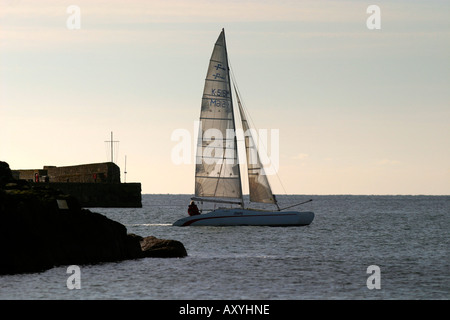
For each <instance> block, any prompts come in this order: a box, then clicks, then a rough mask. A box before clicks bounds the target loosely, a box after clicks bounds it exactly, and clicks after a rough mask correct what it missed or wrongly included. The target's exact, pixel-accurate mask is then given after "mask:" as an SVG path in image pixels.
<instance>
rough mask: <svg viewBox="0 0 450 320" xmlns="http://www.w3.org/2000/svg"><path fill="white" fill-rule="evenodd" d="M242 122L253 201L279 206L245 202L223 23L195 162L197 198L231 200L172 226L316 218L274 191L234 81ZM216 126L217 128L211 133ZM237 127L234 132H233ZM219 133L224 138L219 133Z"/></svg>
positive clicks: (276, 222)
mask: <svg viewBox="0 0 450 320" xmlns="http://www.w3.org/2000/svg"><path fill="white" fill-rule="evenodd" d="M234 89H235V93H236V99H237V102H238V107H239V114H240V118H241V122H242V128H243V130H244V132H246V134H245V139H244V141H245V148H246V160H247V171H248V172H247V173H248V181H249V197H250V202H259V203H265V204H271V205H275V206H276V208H277V209H276V210H263V209H251V208H245V207H244V197H243V192H242V181H241V172H240V166H239V161H238V148H237V139H236V134H235V133H236V125H235V115H234V110H233V99H232V88H231V79H230V68H229V63H228V54H227V47H226V42H225V31H224V29H222V32H221V33H220V35H219V37H218V39H217V41H216V43H215V45H214V49H213V52H212V55H211V59H210V61H209V67H208V72H207V75H206V79H205V86H204V90H203V96H202V104H201V112H200V124H201V125H200V128H199V138H198V143H197V156H196V158H197V159H196V168H195V196H194V197H193V198H192V200H193V201H197V202H201V203H203V202H214V203H219V204H222V203H223V204H231V205H232V206H233V205H234V207H230V208H224V207H222V208H218V209H215V210H212V211H210V212H208V213H202V214H198V215H193V216H187V217H184V218H181V219H179V220H177V221H175V222H174V223H173V225H174V226H239V225H252V226H304V225H309V224H310V223H311V222H312V221H313V219H314V213H313V212H310V211H306V212H299V211H285V210H286V209H288V208H291V207H294V206H296V205H300V204H303V203H306V202H309V201H312V200H308V201H305V202H302V203H299V204H296V205H293V206H289V207H286V208H283V209H281V208H280V207H279V205H278V203H277V200H276V198H275V196H274V195H273V193H272V190H271V187H270V184H269V181H268V179H267V175H266V174H265V171H264V167H263V166H262V163H261V160H260V157H259V154H258V150H257V148H256V144H255V141H254V139H253V137H252V135H251V131H250V130H249V129H250V126H249V124H248V121H247V117H246V115H245V113H244V110H243V107H242V104H241V101H240V98H239V96H238V90H236V87H235V86H234ZM211 132H213V134H211ZM230 132H231V133H234V134H230ZM213 135H214V137H215V139H211V138H212V136H213ZM218 137H220V138H218Z"/></svg>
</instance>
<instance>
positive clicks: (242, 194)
mask: <svg viewBox="0 0 450 320" xmlns="http://www.w3.org/2000/svg"><path fill="white" fill-rule="evenodd" d="M222 32H223V43H224V46H225V60H226V62H227V78H228V85H229V88H230V103H231V114H232V115H233V126H234V145H235V151H236V162H237V169H238V171H239V172H241V167H240V165H239V153H238V148H237V137H236V118H235V116H234V106H233V94H232V92H233V90H232V89H231V78H230V62H229V60H228V51H227V42H226V38H225V28H222ZM239 189H240V194H241V207H242V208H244V193H243V192H242V179H241V175H240V174H239Z"/></svg>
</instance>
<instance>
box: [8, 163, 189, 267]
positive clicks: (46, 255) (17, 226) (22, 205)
mask: <svg viewBox="0 0 450 320" xmlns="http://www.w3.org/2000/svg"><path fill="white" fill-rule="evenodd" d="M186 255H187V254H186V249H185V248H184V246H183V244H182V243H181V242H179V241H175V240H161V239H157V238H155V237H145V238H142V237H141V236H137V235H134V234H128V233H127V229H126V227H125V226H124V225H122V224H121V223H119V222H116V221H113V220H111V219H108V218H107V217H105V216H104V215H101V214H99V213H95V212H91V211H89V210H86V209H82V208H81V207H80V205H79V203H78V201H77V199H76V198H74V197H72V196H70V195H66V194H63V193H62V192H60V191H58V190H55V189H52V188H50V187H49V186H48V185H45V184H34V183H27V182H25V181H21V180H13V179H12V176H11V170H9V165H8V164H7V163H5V162H0V274H8V273H23V272H37V271H43V270H46V269H49V268H52V267H54V266H58V265H72V264H76V265H79V264H92V263H99V262H108V261H120V260H125V259H137V258H143V257H184V256H186Z"/></svg>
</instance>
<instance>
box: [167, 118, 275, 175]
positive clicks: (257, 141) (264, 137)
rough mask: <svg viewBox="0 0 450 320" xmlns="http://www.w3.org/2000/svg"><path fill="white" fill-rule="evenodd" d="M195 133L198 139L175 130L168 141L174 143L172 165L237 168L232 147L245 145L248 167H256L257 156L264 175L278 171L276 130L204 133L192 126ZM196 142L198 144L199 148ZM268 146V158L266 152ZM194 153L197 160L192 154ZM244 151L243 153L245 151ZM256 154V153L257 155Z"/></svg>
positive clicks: (231, 130)
mask: <svg viewBox="0 0 450 320" xmlns="http://www.w3.org/2000/svg"><path fill="white" fill-rule="evenodd" d="M194 132H198V136H197V137H192V135H191V132H190V131H189V130H187V129H182V128H180V129H176V130H174V131H173V132H172V135H171V140H172V141H175V142H177V144H176V145H175V146H174V147H173V148H172V152H171V159H172V163H174V164H176V165H180V164H192V163H195V164H202V163H205V164H218V165H221V164H231V165H233V164H240V162H239V157H238V156H237V154H236V151H235V150H236V148H235V143H236V142H238V144H239V143H240V142H242V143H243V142H244V141H246V142H247V143H248V148H246V150H247V152H246V156H247V157H248V163H249V164H252V165H256V164H258V161H257V160H258V154H259V160H260V162H261V164H262V165H263V166H264V172H265V174H266V175H273V174H276V173H277V172H278V169H279V167H280V161H279V159H280V132H279V129H270V130H269V129H259V130H255V129H248V130H246V131H245V132H244V130H243V129H236V130H235V129H226V130H225V133H224V132H223V131H221V130H219V129H215V128H209V129H207V130H203V128H202V122H201V121H195V122H194ZM197 141H201V142H202V143H200V146H198V144H197ZM269 145H270V154H268V152H267V151H268V149H269ZM194 148H195V149H196V152H197V155H196V158H195V159H196V160H194V157H195V155H194V154H195V150H194ZM244 150H245V149H244ZM256 150H258V153H257V151H256Z"/></svg>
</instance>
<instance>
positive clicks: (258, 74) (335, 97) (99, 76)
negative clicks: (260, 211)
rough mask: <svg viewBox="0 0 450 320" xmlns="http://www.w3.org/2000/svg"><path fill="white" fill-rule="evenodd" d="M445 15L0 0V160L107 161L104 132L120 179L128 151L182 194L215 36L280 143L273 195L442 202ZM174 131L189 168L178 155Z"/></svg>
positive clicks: (34, 164)
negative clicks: (222, 36)
mask: <svg viewBox="0 0 450 320" xmlns="http://www.w3.org/2000/svg"><path fill="white" fill-rule="evenodd" d="M71 5H75V6H77V7H78V8H79V9H80V11H79V15H78V16H77V15H76V13H75V12H74V11H72V10H69V11H68V8H69V7H70V6H71ZM370 5H377V6H378V7H379V9H380V11H379V16H373V14H374V13H373V11H369V13H368V12H367V8H368V7H369V6H370ZM449 12H450V2H448V1H443V0H442V1H441V0H430V1H417V0H409V1H401V0H398V1H360V0H359V1H356V0H353V1H352V0H347V1H325V0H305V1H280V0H273V1H272V0H261V1H256V0H239V1H237V0H236V1H234V0H221V1H219V0H189V1H181V0H168V1H167V0H165V1H162V0H153V1H152V0H150V1H117V0H112V1H99V0H90V1H87V0H70V1H65V0H60V1H58V0H42V1H26V0H0V160H2V161H6V162H8V163H9V165H10V167H11V168H12V169H35V168H42V167H43V166H45V165H55V166H67V165H77V164H84V163H94V162H106V161H109V160H110V154H109V147H108V145H107V143H105V141H107V140H110V135H111V132H114V140H117V141H119V143H116V144H115V146H116V149H115V150H116V151H115V162H116V163H117V165H119V166H120V168H121V172H122V174H121V178H122V181H124V180H125V175H124V171H125V157H126V171H127V175H126V182H141V183H142V193H144V194H146V193H156V194H160V193H162V194H165V193H171V194H192V193H193V192H194V168H195V164H194V156H195V152H194V150H195V148H194V145H195V135H196V131H195V130H194V128H195V123H196V121H198V117H199V114H200V103H201V96H202V92H203V86H204V79H205V75H206V71H207V67H208V63H209V58H210V56H211V52H212V49H213V46H214V43H215V41H216V39H217V37H218V35H219V33H220V31H221V30H222V28H225V33H226V40H227V48H228V55H229V59H230V64H231V67H232V69H233V73H234V75H235V77H236V80H237V83H238V85H239V90H240V93H241V95H242V97H241V98H242V99H243V101H244V103H245V106H246V109H247V112H248V113H249V114H250V115H251V118H252V120H253V123H254V125H255V126H256V128H257V129H259V130H261V129H262V130H268V132H271V131H270V130H278V133H279V137H278V139H275V138H274V139H273V140H274V143H278V146H279V148H278V149H279V152H276V153H277V154H273V155H271V156H272V157H273V159H277V161H278V163H279V168H278V170H277V173H276V174H271V175H269V180H270V182H271V184H272V188H273V191H274V193H275V194H308V195H310V194H317V195H321V194H370V195H372V194H375V195H376V194H395V195H396V194H411V195H419V194H426V195H450V125H449V124H450V20H449V19H448V13H449ZM78 18H79V19H78ZM374 18H377V19H378V20H373V19H374ZM368 20H370V22H371V23H372V24H373V23H374V21H375V22H380V23H379V27H380V28H379V29H373V28H369V27H368ZM77 22H79V25H78V24H77ZM369 25H370V23H369ZM78 27H79V28H78ZM177 130H178V131H177ZM180 130H181V131H182V132H186V133H188V134H189V137H188V138H189V139H187V140H184V141H185V142H186V141H188V142H190V143H189V144H188V146H191V148H190V149H191V158H192V161H187V162H188V163H177V161H174V155H173V152H174V149H175V150H177V149H176V148H177V146H178V147H179V144H180V141H181V140H174V139H173V134H174V132H180ZM269 140H270V139H269ZM268 142H270V143H272V141H271V140H270V141H268ZM188 149H189V148H188ZM267 149H268V150H272V149H270V148H269V145H268V146H267ZM243 183H244V192H246V181H245V179H244V181H243Z"/></svg>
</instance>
